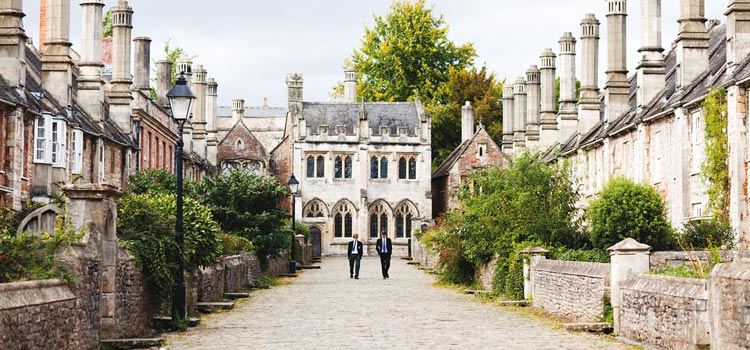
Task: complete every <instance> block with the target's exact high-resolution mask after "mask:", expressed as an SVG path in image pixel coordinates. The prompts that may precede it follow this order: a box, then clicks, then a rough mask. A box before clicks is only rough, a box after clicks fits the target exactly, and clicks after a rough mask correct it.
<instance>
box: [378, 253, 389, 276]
mask: <svg viewBox="0 0 750 350" xmlns="http://www.w3.org/2000/svg"><path fill="white" fill-rule="evenodd" d="M390 268H391V256H390V255H389V254H380V269H381V270H383V277H389V276H388V270H389V269H390Z"/></svg>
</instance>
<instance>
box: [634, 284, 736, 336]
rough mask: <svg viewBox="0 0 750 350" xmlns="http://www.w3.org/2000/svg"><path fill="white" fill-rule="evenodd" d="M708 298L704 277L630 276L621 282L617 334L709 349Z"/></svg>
mask: <svg viewBox="0 0 750 350" xmlns="http://www.w3.org/2000/svg"><path fill="white" fill-rule="evenodd" d="M708 300H709V293H708V288H707V286H706V280H702V279H695V278H680V277H669V276H658V275H646V274H641V275H638V276H633V277H631V278H629V279H627V280H625V281H624V282H622V283H621V284H620V307H621V312H620V335H623V336H625V337H627V338H630V339H634V340H637V341H643V342H648V343H649V344H653V345H657V346H660V347H663V348H665V349H685V350H693V349H704V348H708V347H709V331H708V330H709V322H708ZM719 348H720V349H726V348H723V347H719Z"/></svg>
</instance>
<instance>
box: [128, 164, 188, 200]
mask: <svg viewBox="0 0 750 350" xmlns="http://www.w3.org/2000/svg"><path fill="white" fill-rule="evenodd" d="M194 188H195V183H194V182H193V181H190V180H185V179H183V182H182V193H183V195H184V196H186V197H189V196H192V195H194V194H195V190H194ZM176 190H177V177H176V176H175V175H173V174H171V173H170V172H169V171H167V170H164V169H146V170H141V171H139V172H137V173H135V174H133V175H131V176H130V177H128V185H127V186H126V188H125V191H126V192H127V193H135V194H144V193H155V192H158V193H167V194H169V193H175V191H176Z"/></svg>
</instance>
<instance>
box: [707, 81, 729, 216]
mask: <svg viewBox="0 0 750 350" xmlns="http://www.w3.org/2000/svg"><path fill="white" fill-rule="evenodd" d="M702 107H703V117H704V119H705V121H706V125H705V132H704V135H705V141H706V158H705V159H704V160H703V164H702V166H701V174H702V176H703V179H704V180H705V182H706V186H707V193H708V198H709V211H710V212H711V214H712V215H713V217H714V219H716V220H718V221H721V222H728V220H729V218H728V210H727V209H728V207H729V198H728V196H729V165H728V163H727V162H728V159H729V146H728V138H727V90H726V89H725V88H723V87H722V88H717V89H714V90H712V91H711V92H710V93H709V94H708V96H706V100H705V101H703V105H702Z"/></svg>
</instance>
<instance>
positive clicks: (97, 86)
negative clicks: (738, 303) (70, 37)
mask: <svg viewBox="0 0 750 350" xmlns="http://www.w3.org/2000/svg"><path fill="white" fill-rule="evenodd" d="M103 8H104V1H103V0H83V1H81V62H80V63H79V64H78V66H79V67H80V68H81V74H80V76H79V77H78V104H80V105H81V107H83V109H84V110H85V111H86V112H87V113H88V114H89V115H90V116H91V118H92V119H94V121H97V122H102V121H103V120H104V115H103V111H102V102H103V101H104V80H103V79H102V67H104V65H103V64H102V16H103V14H102V13H103Z"/></svg>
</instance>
